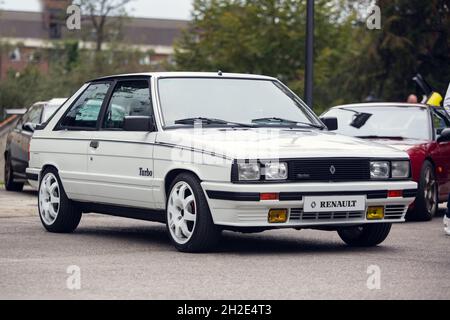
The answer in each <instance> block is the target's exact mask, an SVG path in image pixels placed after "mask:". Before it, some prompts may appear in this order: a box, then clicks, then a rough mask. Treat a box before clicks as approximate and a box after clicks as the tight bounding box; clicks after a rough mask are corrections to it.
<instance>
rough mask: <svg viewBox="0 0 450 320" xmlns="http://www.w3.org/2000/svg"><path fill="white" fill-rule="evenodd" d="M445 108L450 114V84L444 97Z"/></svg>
mask: <svg viewBox="0 0 450 320" xmlns="http://www.w3.org/2000/svg"><path fill="white" fill-rule="evenodd" d="M444 109H445V110H446V111H447V113H448V114H449V115H450V85H449V86H448V89H447V94H446V95H445V99H444Z"/></svg>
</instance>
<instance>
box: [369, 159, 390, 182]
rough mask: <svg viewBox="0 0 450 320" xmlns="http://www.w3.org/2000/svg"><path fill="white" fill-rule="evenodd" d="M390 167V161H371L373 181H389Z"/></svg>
mask: <svg viewBox="0 0 450 320" xmlns="http://www.w3.org/2000/svg"><path fill="white" fill-rule="evenodd" d="M389 171H390V166H389V162H388V161H371V162H370V178H371V179H389Z"/></svg>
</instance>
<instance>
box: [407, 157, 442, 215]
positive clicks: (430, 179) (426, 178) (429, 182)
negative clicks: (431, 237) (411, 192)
mask: <svg viewBox="0 0 450 320" xmlns="http://www.w3.org/2000/svg"><path fill="white" fill-rule="evenodd" d="M437 210H438V185H437V180H436V174H435V172H434V166H433V164H432V163H431V162H429V161H425V162H424V164H423V166H422V170H421V172H420V181H419V189H418V194H417V197H416V202H415V204H414V210H412V211H411V212H408V214H407V216H406V218H407V220H409V221H429V220H431V219H432V218H433V217H434V216H435V214H436V212H437Z"/></svg>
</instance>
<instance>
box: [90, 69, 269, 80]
mask: <svg viewBox="0 0 450 320" xmlns="http://www.w3.org/2000/svg"><path fill="white" fill-rule="evenodd" d="M126 77H156V78H185V77H186V78H187V77H195V78H237V79H259V80H276V79H275V78H273V77H269V76H263V75H256V74H245V73H225V72H223V73H222V72H220V71H218V72H143V73H128V74H117V75H111V76H106V77H100V78H97V79H93V80H91V81H88V82H92V81H99V80H109V79H114V78H126Z"/></svg>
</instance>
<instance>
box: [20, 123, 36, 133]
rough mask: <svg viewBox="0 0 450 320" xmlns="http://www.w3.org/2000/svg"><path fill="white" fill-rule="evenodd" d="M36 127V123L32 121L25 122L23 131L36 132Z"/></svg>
mask: <svg viewBox="0 0 450 320" xmlns="http://www.w3.org/2000/svg"><path fill="white" fill-rule="evenodd" d="M35 129H36V124H34V123H31V122H25V123H24V124H23V125H22V130H23V131H27V132H34V130H35Z"/></svg>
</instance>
